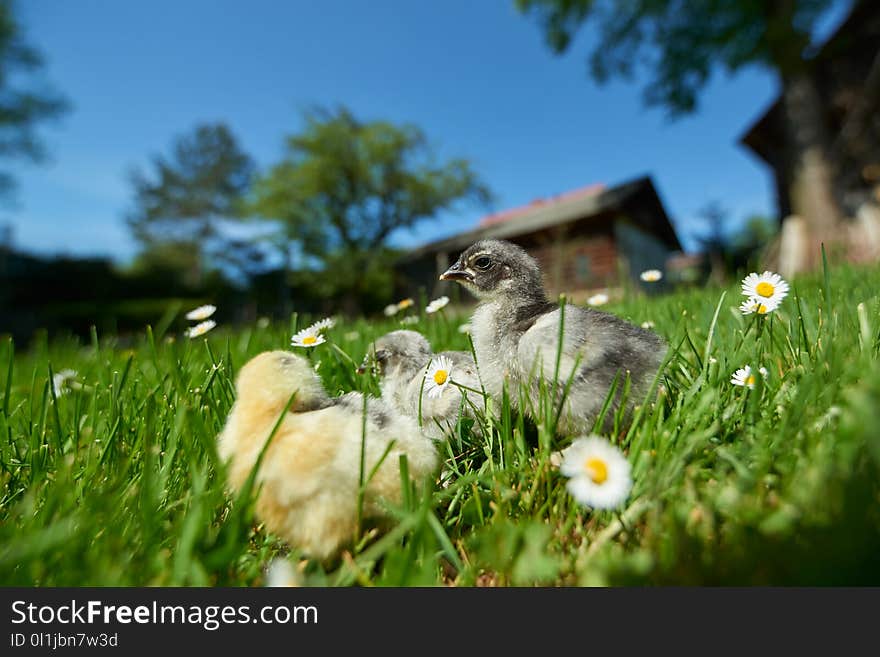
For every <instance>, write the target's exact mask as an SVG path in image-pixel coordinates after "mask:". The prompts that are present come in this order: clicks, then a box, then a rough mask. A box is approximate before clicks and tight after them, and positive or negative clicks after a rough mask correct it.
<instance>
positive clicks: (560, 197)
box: [478, 183, 605, 226]
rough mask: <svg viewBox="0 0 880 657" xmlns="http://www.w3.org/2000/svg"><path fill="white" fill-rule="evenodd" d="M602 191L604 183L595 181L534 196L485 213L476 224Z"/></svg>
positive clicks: (507, 217)
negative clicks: (554, 193)
mask: <svg viewBox="0 0 880 657" xmlns="http://www.w3.org/2000/svg"><path fill="white" fill-rule="evenodd" d="M603 191H605V185H604V184H603V183H595V184H592V185H587V186H585V187H578V188H577V189H573V190H571V191H568V192H563V193H562V194H557V195H556V196H549V197H547V198H536V199H535V200H534V201H532V202H531V203H529V204H527V205H520V206H519V207H516V208H511V209H509V210H502V211H501V212H495V213H494V214H487V215H486V216H485V217H483V218H482V219H480V221H479V223H478V225H479V226H491V225H492V224H499V223H501V222H503V221H508V220H509V219H513V218H514V217H518V216H520V215H523V214H526V213H527V212H531V211H532V210H534V209H535V208H538V207H544V206H550V205H556V204H557V203H562V202H565V201H573V200H575V199H582V198H586V197H588V196H593V195H594V194H599V193H600V192H603Z"/></svg>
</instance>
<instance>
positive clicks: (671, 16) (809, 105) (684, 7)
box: [516, 0, 842, 251]
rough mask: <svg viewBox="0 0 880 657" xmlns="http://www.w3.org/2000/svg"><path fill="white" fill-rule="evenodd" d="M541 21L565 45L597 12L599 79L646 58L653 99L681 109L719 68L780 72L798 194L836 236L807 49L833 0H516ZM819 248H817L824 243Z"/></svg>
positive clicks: (555, 43) (821, 232) (823, 229)
mask: <svg viewBox="0 0 880 657" xmlns="http://www.w3.org/2000/svg"><path fill="white" fill-rule="evenodd" d="M516 3H517V6H518V7H519V8H520V9H521V10H522V11H524V12H534V13H536V14H537V15H538V16H539V20H540V21H541V22H542V23H543V26H544V28H545V32H546V37H547V40H548V42H549V44H550V46H551V47H552V48H553V49H554V50H555V51H556V52H563V51H565V50H566V49H567V48H568V47H569V45H570V43H571V41H572V37H573V35H574V34H575V32H576V31H577V30H578V29H579V27H580V26H581V25H582V23H584V22H585V21H586V20H588V19H590V18H595V20H596V21H597V22H598V28H599V29H598V33H599V34H600V38H599V41H598V43H597V44H596V46H595V48H594V49H593V50H592V52H591V54H590V59H589V62H590V71H591V73H592V76H593V77H594V78H595V79H596V80H597V81H599V82H604V81H606V80H608V79H610V78H611V77H614V76H621V77H624V78H630V77H631V76H632V75H633V73H634V71H635V69H636V68H637V66H638V65H640V64H642V63H645V64H646V66H647V68H648V69H650V70H652V72H653V73H652V75H653V77H652V78H651V79H650V82H649V83H648V84H647V87H646V88H645V100H646V102H647V103H648V104H649V105H663V106H666V107H667V108H668V109H669V111H670V113H671V115H672V116H673V117H675V116H679V115H681V114H684V113H688V112H693V111H694V110H695V109H696V108H697V96H698V94H699V92H700V90H701V89H702V88H703V87H704V86H705V85H706V83H707V82H708V81H709V79H710V77H711V75H712V73H713V72H714V71H716V70H717V69H718V68H719V67H721V68H724V69H727V71H728V72H733V71H737V70H739V69H741V68H743V67H745V66H748V65H752V64H756V65H759V66H763V67H764V68H767V69H769V70H771V71H772V72H774V73H775V74H776V76H777V78H778V80H779V84H780V87H781V89H782V105H783V108H784V115H785V123H786V150H787V153H788V160H789V163H790V169H791V171H792V172H793V176H792V180H793V182H792V184H791V189H790V195H791V198H792V207H793V209H794V212H795V213H796V214H800V215H801V216H803V217H804V218H805V220H806V221H807V224H808V225H809V226H810V228H811V232H812V233H813V237H814V241H829V242H830V241H833V240H834V238H835V236H836V234H839V233H840V232H842V231H839V230H837V228H838V224H839V222H840V221H841V216H842V212H841V210H840V206H839V203H838V200H837V199H836V197H835V192H834V176H833V167H832V165H831V161H832V158H831V156H830V152H829V150H830V143H829V136H828V134H827V132H826V129H825V118H824V116H825V115H824V110H823V106H822V101H821V98H820V94H819V91H818V88H817V85H816V81H815V79H814V76H813V70H812V67H811V65H810V62H809V59H808V56H807V53H808V48H809V46H810V42H811V34H812V31H813V27H814V26H815V24H816V22H817V20H818V19H819V18H820V17H821V16H822V15H823V14H824V13H825V11H826V10H827V9H828V8H829V7H830V6H831V5H832V0H688V1H687V2H684V1H683V0H629V1H627V2H613V1H611V0H516ZM816 250H817V251H818V249H816Z"/></svg>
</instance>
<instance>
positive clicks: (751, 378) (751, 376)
mask: <svg viewBox="0 0 880 657" xmlns="http://www.w3.org/2000/svg"><path fill="white" fill-rule="evenodd" d="M746 385H748V386H753V385H755V375H754V374H749V378H747V379H746Z"/></svg>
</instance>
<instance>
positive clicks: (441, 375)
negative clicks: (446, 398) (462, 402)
mask: <svg viewBox="0 0 880 657" xmlns="http://www.w3.org/2000/svg"><path fill="white" fill-rule="evenodd" d="M448 378H449V373H448V372H447V371H446V370H437V371H436V372H434V383H436V384H437V385H438V386H442V385H443V384H444V383H446V379H448Z"/></svg>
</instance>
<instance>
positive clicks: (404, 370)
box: [368, 331, 480, 440]
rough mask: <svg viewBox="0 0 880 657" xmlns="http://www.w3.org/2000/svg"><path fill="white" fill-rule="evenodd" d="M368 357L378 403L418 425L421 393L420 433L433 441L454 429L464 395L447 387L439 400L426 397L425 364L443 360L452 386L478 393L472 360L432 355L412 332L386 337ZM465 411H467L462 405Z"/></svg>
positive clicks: (459, 354)
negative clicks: (378, 391) (379, 392)
mask: <svg viewBox="0 0 880 657" xmlns="http://www.w3.org/2000/svg"><path fill="white" fill-rule="evenodd" d="M372 355H373V357H374V359H375V362H376V366H377V368H378V372H379V375H380V377H381V383H380V387H381V389H382V399H385V400H386V401H388V403H390V404H391V405H392V406H394V408H395V409H397V410H398V411H399V412H400V413H402V414H404V415H406V416H409V417H411V418H414V419H416V420H417V421H418V418H419V410H420V409H419V395H420V393H421V414H422V430H423V431H424V433H425V434H426V435H428V436H430V437H431V438H433V439H434V440H441V439H442V438H443V437H444V435H445V434H446V433H447V432H448V431H449V428H450V427H454V426H455V425H456V423H457V422H458V419H459V416H460V414H461V408H462V395H465V394H468V393H467V391H464V390H462V389H461V388H459V387H458V386H456V385H452V384H450V385H447V386H446V387H445V388H444V389H443V391H442V392H441V393H440V395H439V396H437V397H431V396H429V395H428V392H427V386H426V385H425V384H424V383H423V381H424V378H425V374H426V369H427V367H428V364H429V363H431V362H432V360H433V359H434V358H435V357H440V356H445V357H446V358H448V359H449V360H450V362H451V363H452V376H451V378H452V381H453V382H454V383H457V384H460V385H462V386H465V387H467V388H470V389H471V390H480V381H479V378H478V377H477V367H476V365H475V364H474V359H473V356H471V355H470V354H469V353H466V352H464V351H443V352H441V353H439V354H436V355H435V354H434V353H433V351H432V349H431V343H430V342H428V339H427V338H425V336H423V335H422V334H421V333H418V332H416V331H392V332H391V333H386V334H385V335H383V336H382V337H380V338H378V339H377V340H376V341H375V342H374V343H373V349H372ZM368 358H369V356H368ZM471 394H472V395H473V393H471ZM474 401H476V400H474ZM465 410H466V411H467V410H469V407H468V406H467V404H466V403H465Z"/></svg>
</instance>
